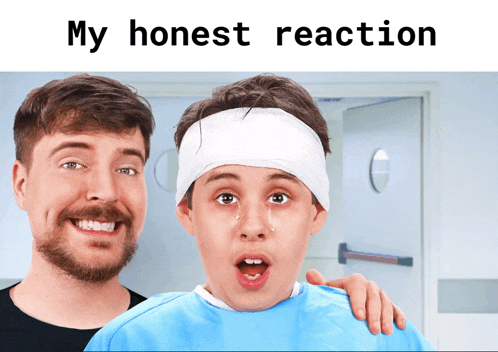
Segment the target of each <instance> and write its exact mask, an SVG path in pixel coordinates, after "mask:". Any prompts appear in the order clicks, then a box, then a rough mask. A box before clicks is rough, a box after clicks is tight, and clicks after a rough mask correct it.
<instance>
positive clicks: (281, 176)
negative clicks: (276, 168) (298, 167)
mask: <svg viewBox="0 0 498 352" xmlns="http://www.w3.org/2000/svg"><path fill="white" fill-rule="evenodd" d="M266 180H267V181H273V180H289V181H292V182H295V183H299V179H298V178H297V177H296V176H294V175H291V174H289V173H287V172H286V173H280V172H279V173H275V174H271V175H270V176H268V177H267V179H266Z"/></svg>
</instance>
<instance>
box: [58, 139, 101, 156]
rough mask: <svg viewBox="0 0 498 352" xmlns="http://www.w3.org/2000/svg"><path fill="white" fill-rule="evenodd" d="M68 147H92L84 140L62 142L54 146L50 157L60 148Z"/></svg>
mask: <svg viewBox="0 0 498 352" xmlns="http://www.w3.org/2000/svg"><path fill="white" fill-rule="evenodd" d="M66 148H82V149H92V147H91V146H90V144H88V143H83V142H66V143H62V144H60V145H58V146H57V147H56V148H54V149H53V150H52V151H51V152H50V155H49V157H52V156H53V155H54V154H55V153H57V152H58V151H59V150H62V149H66Z"/></svg>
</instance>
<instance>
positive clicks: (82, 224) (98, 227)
mask: <svg viewBox="0 0 498 352" xmlns="http://www.w3.org/2000/svg"><path fill="white" fill-rule="evenodd" d="M77 223H78V227H79V228H81V229H83V230H94V231H106V232H112V231H114V226H115V225H116V223H115V222H102V223H100V222H98V221H94V220H78V222H77Z"/></svg>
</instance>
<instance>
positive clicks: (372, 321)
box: [366, 281, 392, 335]
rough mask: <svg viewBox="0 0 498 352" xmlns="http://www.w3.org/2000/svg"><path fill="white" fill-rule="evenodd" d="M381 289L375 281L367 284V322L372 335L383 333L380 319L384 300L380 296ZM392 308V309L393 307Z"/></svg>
mask: <svg viewBox="0 0 498 352" xmlns="http://www.w3.org/2000/svg"><path fill="white" fill-rule="evenodd" d="M380 291H381V290H380V289H379V287H378V286H377V284H376V283H375V282H373V281H368V284H367V304H366V307H367V321H368V328H369V329H370V332H371V333H372V334H375V335H377V334H379V333H380V332H381V328H380V318H381V311H382V298H381V294H380ZM386 297H387V296H386ZM391 308H392V307H391Z"/></svg>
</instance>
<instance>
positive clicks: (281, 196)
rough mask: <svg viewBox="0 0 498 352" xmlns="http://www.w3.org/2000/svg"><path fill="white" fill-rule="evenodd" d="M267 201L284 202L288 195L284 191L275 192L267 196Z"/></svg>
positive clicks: (287, 199) (286, 200)
mask: <svg viewBox="0 0 498 352" xmlns="http://www.w3.org/2000/svg"><path fill="white" fill-rule="evenodd" d="M268 201H269V202H270V203H274V204H285V203H287V202H288V201H289V196H288V195H287V194H285V193H275V194H272V195H271V196H270V198H268Z"/></svg>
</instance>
